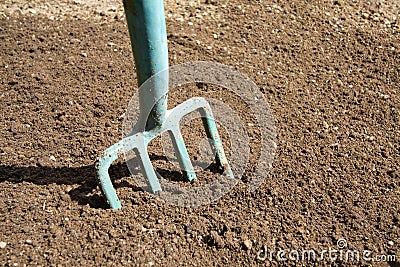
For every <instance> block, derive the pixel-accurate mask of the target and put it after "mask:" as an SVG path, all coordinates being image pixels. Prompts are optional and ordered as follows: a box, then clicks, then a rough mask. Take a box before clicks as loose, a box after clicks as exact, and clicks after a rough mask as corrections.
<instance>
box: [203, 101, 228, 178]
mask: <svg viewBox="0 0 400 267" xmlns="http://www.w3.org/2000/svg"><path fill="white" fill-rule="evenodd" d="M200 113H201V115H202V121H203V125H204V128H205V130H206V134H207V137H208V138H209V139H211V140H212V143H213V145H214V149H215V152H216V155H217V157H216V160H217V163H218V164H219V165H220V166H222V167H223V168H224V170H225V171H226V172H227V173H228V175H229V176H230V177H231V178H234V175H233V172H232V170H231V167H230V166H229V162H228V159H227V158H226V155H225V152H224V147H223V146H222V141H221V138H220V136H219V134H218V129H217V125H216V124H215V119H214V116H213V114H212V111H211V108H210V106H209V105H208V103H207V105H206V106H204V107H201V108H200Z"/></svg>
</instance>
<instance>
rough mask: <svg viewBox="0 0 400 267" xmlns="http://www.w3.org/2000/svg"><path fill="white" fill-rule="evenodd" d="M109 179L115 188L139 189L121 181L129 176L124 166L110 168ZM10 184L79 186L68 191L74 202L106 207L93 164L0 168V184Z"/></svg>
mask: <svg viewBox="0 0 400 267" xmlns="http://www.w3.org/2000/svg"><path fill="white" fill-rule="evenodd" d="M109 173H110V177H111V179H112V180H113V184H114V187H115V188H120V187H130V188H132V189H133V191H135V192H136V191H140V190H141V188H139V187H137V186H135V185H132V184H130V183H128V182H127V181H125V180H122V181H119V180H121V178H123V177H129V176H130V172H129V170H128V167H127V166H126V164H125V163H117V164H114V165H112V166H111V167H110V170H109ZM2 181H9V182H12V183H22V182H31V183H34V184H37V185H48V184H53V183H54V184H59V185H61V184H64V185H76V184H79V186H78V187H77V188H75V189H72V190H70V191H69V192H68V194H69V195H70V197H71V199H72V200H73V201H77V202H78V203H79V204H80V205H87V204H89V205H90V207H92V208H103V209H106V208H108V205H107V203H106V201H105V200H104V198H103V196H102V195H101V194H100V189H98V182H97V179H96V170H95V167H94V165H87V166H81V167H49V166H28V167H19V166H15V165H11V166H4V165H0V182H2Z"/></svg>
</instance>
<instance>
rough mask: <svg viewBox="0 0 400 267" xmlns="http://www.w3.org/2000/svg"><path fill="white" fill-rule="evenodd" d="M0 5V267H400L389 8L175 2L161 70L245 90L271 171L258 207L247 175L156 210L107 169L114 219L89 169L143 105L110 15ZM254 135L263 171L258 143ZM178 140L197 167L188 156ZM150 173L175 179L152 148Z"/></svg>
mask: <svg viewBox="0 0 400 267" xmlns="http://www.w3.org/2000/svg"><path fill="white" fill-rule="evenodd" d="M22 2H23V1H22ZM22 2H21V3H22ZM36 2H37V1H36ZM60 2H68V1H60ZM79 2H84V1H74V2H71V3H69V5H70V6H74V7H75V8H74V9H71V10H73V11H74V12H77V10H78V11H79V10H80V9H79V7H80V6H79ZM92 2H93V1H92ZM15 3H17V4H15ZM33 3H35V1H33ZM1 5H2V10H1V12H0V15H1V19H0V78H1V89H0V101H1V105H0V122H1V124H0V196H1V198H0V242H3V243H1V247H2V248H1V249H0V265H6V266H25V265H27V266H28V265H30V266H40V265H41V266H59V265H60V266H76V265H82V266H94V265H97V266H105V265H116V266H121V265H126V264H131V265H140V266H151V265H156V266H176V265H187V266H213V265H216V266H254V265H262V266H264V265H265V266H269V265H272V266H278V265H289V266H290V265H295V264H297V265H304V266H310V265H316V266H321V265H324V264H325V265H329V264H332V265H333V266H348V265H356V266H359V265H365V266H368V265H371V266H388V264H387V263H385V264H378V263H376V262H375V263H372V262H367V261H360V262H355V261H354V262H345V261H335V262H330V261H324V262H305V261H303V262H297V263H296V262H294V261H287V262H278V260H277V259H276V258H274V259H273V261H269V260H266V261H260V260H258V259H257V252H258V251H260V249H261V248H262V247H263V246H264V245H265V246H266V247H267V248H268V249H271V250H272V249H275V250H277V249H279V248H283V249H297V250H301V249H315V250H318V251H321V250H324V249H328V248H329V247H332V248H334V247H335V246H336V242H337V240H339V239H345V240H346V241H347V243H348V246H347V248H349V249H353V250H359V251H363V250H371V251H372V252H373V255H378V254H395V255H397V262H391V263H390V266H399V261H400V177H399V175H400V168H399V162H400V146H399V145H400V127H399V125H400V110H399V107H400V96H399V95H400V86H399V84H400V63H399V62H400V32H399V17H400V14H399V10H400V8H399V3H398V2H397V1H394V0H393V1H377V0H371V1H364V0H359V1H350V0H326V1H314V0H308V1H306V0H292V1H283V0H263V1H261V0H260V1H255V0H254V1H253V0H252V1H246V0H231V1H219V0H215V1H213V0H211V1H208V0H207V2H205V1H203V0H201V1H187V2H185V1H178V2H173V1H169V2H168V4H167V5H166V9H167V25H168V33H169V35H168V40H169V50H170V54H169V57H170V64H171V65H174V64H178V63H183V62H188V61H194V60H205V61H216V62H220V63H223V64H226V65H231V66H236V67H237V69H238V70H239V71H241V72H243V73H245V74H246V75H248V76H249V77H250V78H251V79H252V80H253V81H254V82H255V83H256V84H257V86H259V88H260V90H261V91H262V93H263V94H264V96H265V98H266V99H267V101H268V103H269V105H270V108H271V112H272V114H273V115H274V117H275V122H276V130H277V151H276V156H275V161H274V164H273V168H272V169H271V171H270V173H269V174H266V177H265V182H264V183H263V184H262V186H261V187H260V188H259V189H258V190H257V191H255V192H253V193H249V191H248V183H249V181H250V179H251V176H252V168H248V169H247V171H246V173H245V175H244V177H243V178H242V180H241V181H240V182H239V183H238V185H237V186H236V187H235V188H234V189H233V190H232V191H231V192H230V193H229V194H227V195H225V196H224V197H222V198H221V199H219V200H218V201H216V202H214V203H212V204H210V205H208V206H202V207H198V208H180V207H174V206H169V205H167V204H163V203H160V202H158V201H157V200H155V199H154V198H153V197H151V196H150V195H149V194H147V193H145V192H143V191H142V190H141V189H140V188H138V187H137V186H136V185H135V183H134V182H133V181H132V180H131V179H130V178H129V172H128V171H127V169H126V167H125V165H124V163H123V162H120V163H117V164H116V165H115V166H113V167H112V169H111V173H112V178H113V180H114V183H115V187H116V189H117V192H118V195H119V197H120V198H121V201H122V203H123V208H122V210H119V211H113V210H110V209H107V206H106V204H105V201H104V199H103V198H102V196H101V194H100V190H99V188H98V187H97V183H96V179H95V171H94V166H93V163H94V161H95V159H96V157H97V156H98V155H99V154H100V153H101V152H102V151H104V150H105V149H106V148H107V147H108V146H110V145H111V144H113V143H115V142H116V141H118V140H119V139H120V138H121V132H122V118H123V114H124V112H125V109H126V108H127V105H128V102H129V100H130V98H131V97H132V95H133V94H134V93H135V91H136V75H135V69H134V64H133V57H132V54H131V50H130V49H131V48H130V43H129V37H128V32H127V28H126V25H125V21H124V17H123V16H121V12H120V11H121V6H120V5H119V6H117V7H116V8H115V9H107V10H106V11H104V12H103V13H102V12H98V11H96V12H95V11H93V12H92V13H91V12H89V11H90V10H89V11H88V12H86V13H84V14H80V13H74V15H71V14H72V13H73V12H72V11H71V12H72V13H71V14H70V13H65V12H64V13H63V10H64V9H63V6H61V8H59V9H54V10H58V11H57V12H58V13H57V12H55V11H54V10H53V9H50V5H48V8H49V9H48V10H49V11H48V12H49V13H48V14H47V13H46V10H47V9H40V8H37V7H36V6H32V7H30V6H29V5H28V6H27V4H26V3H25V4H24V5H22V4H21V7H20V9H16V8H17V7H18V6H16V5H18V1H14V4H13V1H5V3H2V4H1ZM35 8H36V9H35ZM53 8H54V5H53ZM65 10H66V9H65ZM60 18H61V19H60ZM202 93H204V94H207V92H202V91H201V90H199V91H198V92H197V93H196V95H201V94H202ZM214 94H215V95H218V94H219V95H222V96H225V97H224V98H223V100H224V101H225V102H226V103H227V104H230V105H232V106H233V107H235V108H236V110H238V112H240V113H241V115H242V117H247V119H246V120H248V121H251V118H249V117H251V112H250V111H248V110H247V109H246V108H241V107H240V105H239V107H237V106H236V105H235V103H236V102H235V101H234V98H231V97H229V95H225V94H224V93H223V92H221V91H217V92H214ZM192 95H194V93H193V92H189V91H187V92H184V91H182V92H181V93H180V94H179V95H172V96H171V105H172V104H173V103H174V101H178V100H177V99H182V100H184V99H186V98H189V96H192ZM210 95H212V94H210ZM222 123H223V122H222ZM245 125H248V124H247V123H246V124H245ZM194 126H195V125H194ZM194 126H193V128H195V127H194ZM196 131H197V130H196ZM248 131H249V133H250V134H252V139H251V140H252V143H251V148H252V156H253V157H257V144H259V132H257V129H251V128H249V129H248ZM184 132H185V134H186V135H190V129H189V130H185V131H184ZM186 139H187V142H188V147H189V148H190V153H191V154H192V155H193V154H195V153H196V151H195V150H196V148H197V145H196V140H198V139H196V138H188V137H186ZM257 142H258V143H257ZM152 158H153V159H154V161H157V164H158V168H159V169H161V170H163V168H164V172H166V173H167V172H168V168H167V166H168V164H167V162H164V163H163V161H165V159H164V158H163V157H162V154H160V150H157V148H156V147H155V148H154V151H153V152H152ZM213 171H214V170H213V169H212V168H211V169H208V170H205V171H204V172H205V173H206V175H204V176H205V177H210V175H211V176H212V175H214V174H215V173H214V172H213ZM171 173H172V174H176V173H174V172H171ZM201 179H202V178H201V175H200V176H199V180H201ZM178 180H179V179H178ZM200 182H201V181H200ZM189 186H190V185H189Z"/></svg>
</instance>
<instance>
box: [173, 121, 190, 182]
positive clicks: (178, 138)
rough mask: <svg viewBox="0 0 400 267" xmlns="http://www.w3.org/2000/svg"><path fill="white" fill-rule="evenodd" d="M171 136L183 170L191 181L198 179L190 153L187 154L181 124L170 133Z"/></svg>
mask: <svg viewBox="0 0 400 267" xmlns="http://www.w3.org/2000/svg"><path fill="white" fill-rule="evenodd" d="M168 133H169V136H170V138H171V140H172V144H173V146H174V150H175V155H176V158H177V159H178V162H179V166H180V167H181V170H182V171H183V172H184V173H185V175H186V177H187V178H188V179H189V181H192V180H193V179H196V173H195V171H194V168H193V164H192V161H191V160H190V156H189V153H188V152H187V149H186V145H185V140H184V139H183V136H182V133H181V130H180V129H179V124H178V125H177V127H174V128H172V129H171V130H170V131H168Z"/></svg>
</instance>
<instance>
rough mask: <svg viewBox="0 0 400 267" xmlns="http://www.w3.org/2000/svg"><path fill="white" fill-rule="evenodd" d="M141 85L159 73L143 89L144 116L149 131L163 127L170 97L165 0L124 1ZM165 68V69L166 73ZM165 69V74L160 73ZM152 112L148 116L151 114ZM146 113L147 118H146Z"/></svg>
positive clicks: (141, 116) (143, 119) (141, 100)
mask: <svg viewBox="0 0 400 267" xmlns="http://www.w3.org/2000/svg"><path fill="white" fill-rule="evenodd" d="M124 7H125V14H126V19H127V22H128V29H129V34H130V38H131V44H132V51H133V56H134V59H135V65H136V72H137V78H138V85H139V86H141V85H142V84H143V83H144V82H145V81H146V80H148V79H149V78H150V77H152V76H153V75H155V74H158V75H157V76H156V77H155V78H154V79H153V80H152V82H151V86H150V87H148V86H146V88H150V89H148V90H145V91H143V92H142V91H139V101H140V112H141V114H140V119H139V121H147V123H146V126H145V127H146V129H145V130H146V131H149V130H152V129H155V128H159V127H161V125H162V123H163V122H164V120H165V114H166V111H167V98H168V71H164V70H167V69H168V45H167V30H166V25H165V16H164V2H163V0H124ZM162 71H163V72H162ZM160 72H161V73H160ZM147 115H148V117H147ZM144 116H146V117H147V118H143V117H144Z"/></svg>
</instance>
